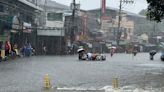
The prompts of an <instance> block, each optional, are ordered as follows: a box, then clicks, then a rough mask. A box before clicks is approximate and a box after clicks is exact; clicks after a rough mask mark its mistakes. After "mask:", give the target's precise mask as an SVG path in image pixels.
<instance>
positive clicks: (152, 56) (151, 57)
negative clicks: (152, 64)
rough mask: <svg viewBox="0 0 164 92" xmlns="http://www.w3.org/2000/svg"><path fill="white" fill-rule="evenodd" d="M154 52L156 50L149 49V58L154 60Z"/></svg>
mask: <svg viewBox="0 0 164 92" xmlns="http://www.w3.org/2000/svg"><path fill="white" fill-rule="evenodd" d="M156 53H157V51H156V50H151V51H150V52H149V55H150V60H154V55H155V54H156Z"/></svg>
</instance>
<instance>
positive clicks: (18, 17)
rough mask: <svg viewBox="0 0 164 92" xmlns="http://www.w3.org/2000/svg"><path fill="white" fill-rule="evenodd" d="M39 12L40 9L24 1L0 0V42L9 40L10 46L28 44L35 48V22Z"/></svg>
mask: <svg viewBox="0 0 164 92" xmlns="http://www.w3.org/2000/svg"><path fill="white" fill-rule="evenodd" d="M40 12H42V8H40V7H38V6H36V5H35V4H33V3H31V2H28V1H26V0H1V1H0V25H1V27H0V30H1V32H2V34H0V35H1V36H0V40H1V41H3V42H5V41H7V40H10V41H11V43H12V44H18V47H22V46H23V45H24V44H25V43H26V42H30V43H31V44H32V46H34V47H35V46H36V44H35V43H36V42H35V39H34V38H35V37H36V36H35V32H36V29H35V28H36V25H37V24H36V21H35V20H36V18H37V17H36V16H38V15H37V14H39V13H40ZM20 39H21V40H20Z"/></svg>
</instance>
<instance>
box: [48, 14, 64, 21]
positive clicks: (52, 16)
mask: <svg viewBox="0 0 164 92" xmlns="http://www.w3.org/2000/svg"><path fill="white" fill-rule="evenodd" d="M47 20H48V21H63V14H62V13H48V14H47Z"/></svg>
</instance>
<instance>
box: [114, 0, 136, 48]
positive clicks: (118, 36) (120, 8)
mask: <svg viewBox="0 0 164 92" xmlns="http://www.w3.org/2000/svg"><path fill="white" fill-rule="evenodd" d="M124 3H126V4H131V3H134V1H133V0H120V5H119V13H118V30H117V39H116V42H117V46H119V44H120V38H121V34H122V32H121V20H122V16H121V12H122V5H123V4H124Z"/></svg>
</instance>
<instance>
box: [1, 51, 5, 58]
mask: <svg viewBox="0 0 164 92" xmlns="http://www.w3.org/2000/svg"><path fill="white" fill-rule="evenodd" d="M1 57H2V59H4V58H5V50H1Z"/></svg>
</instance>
